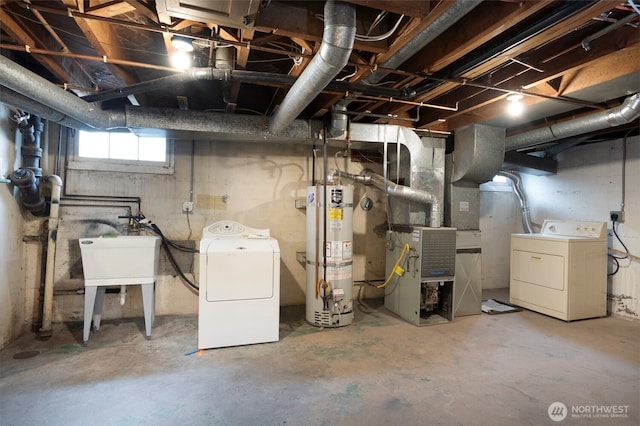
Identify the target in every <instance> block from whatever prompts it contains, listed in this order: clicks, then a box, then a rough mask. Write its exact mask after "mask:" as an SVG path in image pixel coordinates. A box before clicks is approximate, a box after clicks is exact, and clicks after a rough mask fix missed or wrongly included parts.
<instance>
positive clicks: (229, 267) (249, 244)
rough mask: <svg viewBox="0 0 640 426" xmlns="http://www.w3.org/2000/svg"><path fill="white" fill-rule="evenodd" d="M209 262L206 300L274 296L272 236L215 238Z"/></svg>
mask: <svg viewBox="0 0 640 426" xmlns="http://www.w3.org/2000/svg"><path fill="white" fill-rule="evenodd" d="M206 262H207V280H206V283H205V286H206V298H207V301H209V302H221V301H230V300H250V299H268V298H271V297H273V293H274V285H275V282H274V274H273V272H274V264H273V262H274V249H273V244H272V241H271V240H268V239H247V238H240V239H235V238H233V239H219V240H215V241H213V242H212V243H211V244H210V245H209V247H208V250H207V260H206ZM201 287H202V286H201Z"/></svg>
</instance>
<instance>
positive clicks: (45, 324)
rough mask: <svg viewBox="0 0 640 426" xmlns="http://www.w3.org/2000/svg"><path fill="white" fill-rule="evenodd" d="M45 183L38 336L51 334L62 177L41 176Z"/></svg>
mask: <svg viewBox="0 0 640 426" xmlns="http://www.w3.org/2000/svg"><path fill="white" fill-rule="evenodd" d="M43 181H44V182H45V183H48V184H50V185H51V207H50V209H49V238H48V240H47V241H48V242H47V263H46V271H45V277H44V297H43V303H42V327H41V328H40V336H42V337H49V336H51V318H52V312H53V278H54V272H55V261H56V241H57V239H58V224H59V222H60V218H59V212H58V210H59V207H60V193H61V192H62V191H61V190H62V179H60V177H59V176H56V175H47V176H45V177H44V178H43Z"/></svg>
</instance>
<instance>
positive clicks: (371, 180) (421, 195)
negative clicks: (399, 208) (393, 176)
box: [327, 169, 440, 228]
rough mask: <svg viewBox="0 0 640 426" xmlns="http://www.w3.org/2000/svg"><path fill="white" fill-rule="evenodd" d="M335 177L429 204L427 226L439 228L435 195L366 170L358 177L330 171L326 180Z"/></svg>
mask: <svg viewBox="0 0 640 426" xmlns="http://www.w3.org/2000/svg"><path fill="white" fill-rule="evenodd" d="M335 176H340V177H345V178H348V179H351V180H353V181H355V182H359V183H363V184H365V185H373V186H375V187H376V188H378V189H379V190H381V191H384V192H386V193H387V194H389V195H390V196H392V197H397V198H403V199H406V200H410V201H415V202H418V203H421V204H430V205H431V216H430V219H429V220H430V224H429V226H430V227H431V228H439V227H440V202H439V201H438V198H437V197H436V196H435V195H433V194H431V193H429V192H427V191H423V190H421V189H416V188H411V187H409V186H404V185H398V184H397V183H394V182H391V181H390V180H387V179H385V178H384V176H380V175H378V174H376V173H373V172H371V171H368V170H363V171H362V172H361V174H360V175H353V174H351V173H346V172H342V171H339V170H335V169H331V170H329V173H328V175H327V180H328V181H333V180H334V178H335Z"/></svg>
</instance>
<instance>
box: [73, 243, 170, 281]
mask: <svg viewBox="0 0 640 426" xmlns="http://www.w3.org/2000/svg"><path fill="white" fill-rule="evenodd" d="M80 252H81V254H82V270H83V272H84V280H85V286H88V285H121V284H142V283H145V282H149V281H151V282H153V281H155V277H156V274H157V273H158V255H159V253H160V238H159V237H155V236H147V235H135V236H132V235H116V236H105V237H97V238H81V239H80ZM94 281H95V282H96V283H94Z"/></svg>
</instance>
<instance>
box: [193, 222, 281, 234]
mask: <svg viewBox="0 0 640 426" xmlns="http://www.w3.org/2000/svg"><path fill="white" fill-rule="evenodd" d="M269 235H270V234H269V229H258V228H250V227H248V226H244V225H243V224H241V223H238V222H234V221H233V220H223V221H220V222H216V223H214V224H211V225H209V226H206V227H205V228H204V229H203V230H202V238H207V237H219V238H227V237H240V238H269Z"/></svg>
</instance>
